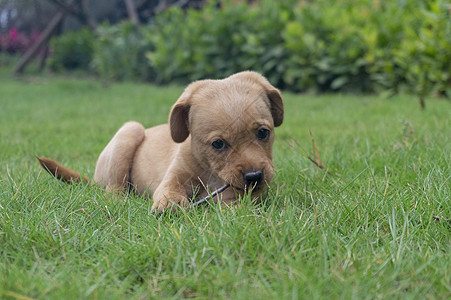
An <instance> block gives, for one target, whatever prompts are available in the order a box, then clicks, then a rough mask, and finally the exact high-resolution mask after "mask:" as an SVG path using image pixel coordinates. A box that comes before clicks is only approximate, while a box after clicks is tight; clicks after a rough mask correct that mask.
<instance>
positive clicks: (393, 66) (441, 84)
mask: <svg viewBox="0 0 451 300" xmlns="http://www.w3.org/2000/svg"><path fill="white" fill-rule="evenodd" d="M450 10H451V4H450V3H448V2H446V1H440V0H435V1H420V0H414V1H401V0H398V1H375V0H351V1H329V0H316V1H294V0H282V1H266V0H262V1H257V2H255V3H254V4H248V3H247V2H238V3H236V2H230V1H222V6H221V7H220V8H218V7H217V5H216V4H215V3H214V1H211V2H210V4H209V5H207V6H205V7H204V8H203V9H200V10H194V9H188V10H182V9H181V8H179V7H172V8H170V9H168V10H166V11H164V12H163V13H161V14H159V15H157V16H156V18H155V19H154V22H152V24H149V25H147V26H141V27H136V28H135V30H134V31H133V32H134V34H139V35H141V36H142V39H135V40H134V41H129V40H128V42H129V43H127V45H128V47H129V48H130V49H131V51H130V52H127V48H124V49H122V51H121V49H120V48H121V45H122V44H123V42H121V41H123V40H126V39H128V35H127V34H125V35H124V34H115V35H112V34H111V30H112V29H107V28H110V27H111V26H108V25H104V26H102V27H100V28H99V30H98V34H99V36H100V39H99V41H100V44H101V43H103V41H105V40H109V41H110V42H109V43H107V45H108V46H107V47H105V46H104V47H102V46H100V47H97V51H96V53H95V57H96V60H95V62H96V63H95V69H96V71H97V72H98V73H99V74H100V75H102V76H106V77H108V78H111V77H115V78H122V77H123V76H121V75H120V74H119V73H120V72H119V71H117V72H113V73H115V74H113V75H112V74H111V73H110V71H111V70H108V71H105V69H108V67H107V66H108V65H110V64H111V63H110V61H109V60H108V59H106V57H107V56H115V55H112V53H114V52H115V51H119V52H122V55H131V56H134V63H129V62H128V61H127V60H124V62H126V63H124V64H121V65H117V68H118V69H120V70H127V69H129V71H126V73H127V74H135V75H138V76H137V77H139V78H145V79H150V80H152V81H155V82H158V83H168V82H174V81H176V82H182V83H187V82H190V81H192V80H197V79H201V78H222V77H225V76H228V75H230V74H232V73H234V72H238V71H241V70H246V69H252V70H255V71H258V72H261V73H262V74H264V75H265V76H267V77H268V78H269V80H270V81H271V82H272V83H274V84H276V85H277V86H278V87H281V88H284V89H288V90H292V91H297V92H299V91H312V90H313V91H320V92H326V91H327V92H330V91H358V92H379V91H385V92H387V91H388V93H397V92H406V91H408V92H414V93H416V94H419V95H427V94H430V93H433V94H434V95H437V94H440V95H443V94H447V95H450V89H449V87H450V86H451V77H450V71H451V17H450ZM128 27H130V24H127V23H121V24H118V25H115V26H114V28H116V32H117V33H120V32H123V31H124V30H123V28H128ZM112 44H113V45H114V44H117V46H116V47H115V46H113V47H111V45H112ZM138 49H141V50H138ZM119 64H120V62H119ZM143 66H146V68H148V69H149V71H147V72H142V71H138V69H142V68H143ZM122 72H123V71H122ZM143 73H145V74H146V75H148V74H153V76H151V77H150V78H148V77H146V76H142V75H139V74H143ZM132 77H133V76H132Z"/></svg>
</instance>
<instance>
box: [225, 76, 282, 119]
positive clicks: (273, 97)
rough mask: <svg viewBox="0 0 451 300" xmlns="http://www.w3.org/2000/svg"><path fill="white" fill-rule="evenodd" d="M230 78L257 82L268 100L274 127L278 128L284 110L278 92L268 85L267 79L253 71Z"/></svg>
mask: <svg viewBox="0 0 451 300" xmlns="http://www.w3.org/2000/svg"><path fill="white" fill-rule="evenodd" d="M231 77H238V78H242V79H247V80H249V79H250V80H252V81H254V82H257V83H258V84H259V85H261V86H262V87H263V91H264V92H265V93H266V96H267V97H268V99H269V104H270V110H271V115H272V118H273V120H274V126H275V127H277V126H280V125H282V122H283V115H284V108H283V100H282V95H281V94H280V91H279V90H278V89H277V88H275V87H274V86H273V85H272V84H271V83H269V81H268V79H266V78H265V77H264V76H263V75H261V74H259V73H257V72H254V71H244V72H240V73H237V74H235V75H232V76H231Z"/></svg>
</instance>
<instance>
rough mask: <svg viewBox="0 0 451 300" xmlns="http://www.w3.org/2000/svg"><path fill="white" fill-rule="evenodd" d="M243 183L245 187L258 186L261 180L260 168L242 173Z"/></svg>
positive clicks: (261, 172)
mask: <svg viewBox="0 0 451 300" xmlns="http://www.w3.org/2000/svg"><path fill="white" fill-rule="evenodd" d="M243 179H244V183H245V184H246V186H247V187H255V186H258V185H259V184H260V183H261V182H262V181H263V171H262V170H252V171H250V172H246V173H244V174H243Z"/></svg>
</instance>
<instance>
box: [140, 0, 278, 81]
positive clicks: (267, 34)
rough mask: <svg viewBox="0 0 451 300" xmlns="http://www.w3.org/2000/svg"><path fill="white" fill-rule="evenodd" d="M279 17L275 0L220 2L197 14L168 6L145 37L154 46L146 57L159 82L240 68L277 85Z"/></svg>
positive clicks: (222, 73)
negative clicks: (257, 3)
mask: <svg viewBox="0 0 451 300" xmlns="http://www.w3.org/2000/svg"><path fill="white" fill-rule="evenodd" d="M284 18H286V16H285V14H284V13H283V7H282V5H280V4H278V3H275V1H264V5H261V6H259V7H251V6H249V5H248V4H246V3H238V4H235V5H232V4H228V5H227V4H224V5H223V7H222V8H221V9H217V8H216V6H215V5H214V3H213V1H212V2H211V4H210V5H208V6H206V7H205V8H204V9H202V10H188V11H186V12H185V11H182V10H181V9H180V8H176V7H173V8H171V9H169V10H168V11H166V12H165V13H163V14H161V15H159V16H158V17H157V18H156V21H155V24H154V25H153V26H152V27H151V28H150V30H149V32H148V33H147V35H146V37H147V38H148V39H149V40H151V41H152V44H153V45H154V47H155V48H154V50H153V51H149V52H148V53H147V57H148V58H149V62H150V64H151V65H152V67H153V68H155V70H156V71H157V74H158V75H157V78H156V79H157V81H159V82H168V81H172V80H174V79H175V80H178V81H187V80H188V81H191V80H196V79H200V78H206V77H209V78H220V77H224V76H227V75H230V74H232V73H234V72H236V71H237V70H246V69H254V70H256V71H260V72H262V73H266V74H270V77H273V78H272V79H273V81H275V82H279V81H281V78H282V73H283V71H284V70H283V68H282V64H278V62H279V60H281V58H282V57H283V56H284V54H285V49H284V48H283V46H282V42H283V40H282V37H281V35H280V33H279V32H280V31H281V30H282V29H283V27H284V23H285V20H284Z"/></svg>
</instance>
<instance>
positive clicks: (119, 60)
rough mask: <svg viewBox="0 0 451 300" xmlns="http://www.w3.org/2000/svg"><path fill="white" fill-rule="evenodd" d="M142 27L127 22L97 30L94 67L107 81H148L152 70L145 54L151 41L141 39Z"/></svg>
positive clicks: (104, 26)
mask: <svg viewBox="0 0 451 300" xmlns="http://www.w3.org/2000/svg"><path fill="white" fill-rule="evenodd" d="M145 29H146V28H145V27H139V26H137V25H135V24H132V23H130V22H122V23H119V24H118V25H115V26H109V25H102V26H100V27H98V28H97V32H96V33H97V36H98V37H97V40H96V43H95V47H94V57H93V67H94V69H95V71H96V72H97V73H98V74H99V75H100V76H102V77H103V78H104V79H108V80H123V79H128V80H129V79H136V78H140V79H144V80H149V79H151V74H152V69H151V67H150V65H149V63H148V61H147V59H146V57H145V53H146V52H147V51H150V50H151V49H152V47H151V45H152V44H151V41H150V39H145V38H143V33H142V32H143V31H144V30H145Z"/></svg>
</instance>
